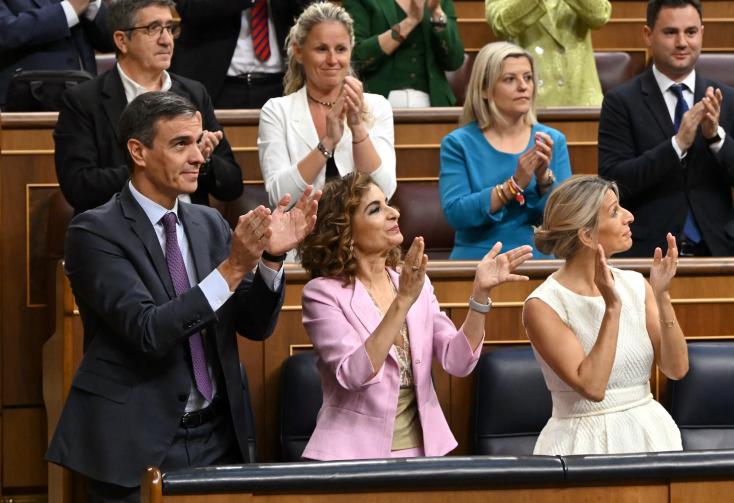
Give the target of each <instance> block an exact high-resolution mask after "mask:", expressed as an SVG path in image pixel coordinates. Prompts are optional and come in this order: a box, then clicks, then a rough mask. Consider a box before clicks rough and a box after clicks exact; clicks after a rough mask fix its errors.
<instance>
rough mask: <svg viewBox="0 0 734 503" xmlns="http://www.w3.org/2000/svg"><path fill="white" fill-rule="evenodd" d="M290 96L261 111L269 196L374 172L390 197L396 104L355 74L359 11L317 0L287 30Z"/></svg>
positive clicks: (273, 201) (271, 102)
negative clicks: (355, 26)
mask: <svg viewBox="0 0 734 503" xmlns="http://www.w3.org/2000/svg"><path fill="white" fill-rule="evenodd" d="M287 45H288V69H287V71H286V76H285V83H284V87H285V96H283V97H282V98H273V99H271V100H269V101H268V102H267V103H266V104H265V106H264V107H263V108H262V111H261V112H260V126H259V133H258V139H257V144H258V151H259V156H260V169H261V170H262V175H263V179H264V180H265V189H266V190H267V192H268V195H269V197H270V203H271V204H273V205H275V204H276V203H277V202H278V201H279V200H280V199H281V198H282V197H283V195H285V194H286V193H289V194H291V196H292V197H293V199H292V200H293V201H297V200H298V198H299V197H300V195H301V193H302V192H303V191H304V190H305V188H306V186H307V185H313V186H314V188H316V189H320V188H321V187H322V186H323V185H324V182H325V180H326V179H327V178H330V177H332V176H342V175H345V174H347V173H350V172H352V171H359V172H362V173H367V174H369V175H370V176H371V177H372V180H373V181H374V182H375V183H376V184H377V185H378V186H379V187H380V188H381V189H382V191H383V192H384V193H385V195H386V196H387V197H388V198H389V197H391V196H392V194H393V192H395V187H396V184H397V183H396V180H395V147H394V144H395V141H394V133H393V118H392V109H391V107H390V105H389V103H388V102H387V100H385V98H383V97H382V96H379V95H375V94H369V93H364V92H363V91H362V83H361V82H360V81H359V80H358V79H356V78H355V77H354V76H352V69H351V65H350V61H351V56H352V48H353V47H354V30H353V27H352V19H351V18H350V17H349V14H347V12H346V11H345V10H344V9H343V8H341V7H340V6H337V5H334V4H332V3H329V2H320V3H314V4H311V5H310V6H309V7H308V8H307V9H306V10H305V11H304V12H303V14H301V16H300V17H299V18H298V20H297V21H296V24H295V25H294V26H293V28H291V32H290V35H289V36H288V41H287Z"/></svg>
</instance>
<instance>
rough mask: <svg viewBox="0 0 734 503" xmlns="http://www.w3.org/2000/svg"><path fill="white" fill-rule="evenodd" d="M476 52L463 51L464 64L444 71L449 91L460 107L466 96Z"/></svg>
mask: <svg viewBox="0 0 734 503" xmlns="http://www.w3.org/2000/svg"><path fill="white" fill-rule="evenodd" d="M476 56H477V54H476V53H475V52H472V53H464V64H462V65H461V66H460V67H459V69H458V70H455V71H453V72H446V80H448V81H449V86H451V92H453V93H454V96H456V106H457V107H460V106H463V105H464V98H466V86H467V85H468V84H469V77H471V69H472V67H473V66H474V58H476Z"/></svg>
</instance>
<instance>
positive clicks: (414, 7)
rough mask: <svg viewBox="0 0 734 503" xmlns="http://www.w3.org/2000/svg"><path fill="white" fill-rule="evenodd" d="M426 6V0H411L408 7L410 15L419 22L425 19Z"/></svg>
mask: <svg viewBox="0 0 734 503" xmlns="http://www.w3.org/2000/svg"><path fill="white" fill-rule="evenodd" d="M425 7H426V0H411V2H410V8H409V9H408V17H409V18H411V19H412V20H414V21H415V22H416V24H417V23H420V22H421V21H422V20H423V10H424V9H425Z"/></svg>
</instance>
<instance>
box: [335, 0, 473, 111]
mask: <svg viewBox="0 0 734 503" xmlns="http://www.w3.org/2000/svg"><path fill="white" fill-rule="evenodd" d="M440 2H441V9H443V11H444V13H445V14H446V17H447V25H446V28H445V29H443V30H436V29H434V28H433V26H431V21H430V16H431V14H430V13H429V12H428V9H427V8H426V10H425V12H424V14H423V20H422V21H421V24H419V25H418V26H416V27H415V29H414V30H413V31H412V32H411V33H410V35H409V36H408V39H407V40H406V41H405V42H403V43H402V44H401V46H400V47H399V48H398V49H397V50H396V51H395V52H393V53H392V54H390V55H388V54H385V53H384V52H383V51H382V48H381V47H380V44H379V41H378V39H377V37H379V36H380V34H382V33H384V32H385V31H387V30H389V29H390V27H391V26H393V25H395V24H397V23H398V22H399V21H400V20H402V19H404V18H405V12H403V10H402V9H401V8H400V6H399V5H398V4H397V3H396V2H395V1H394V0H344V1H343V5H344V8H345V9H346V10H347V12H349V14H350V15H351V16H352V19H354V36H355V47H354V52H353V53H352V63H353V64H354V67H355V69H356V70H357V72H358V74H359V77H360V78H361V79H363V81H364V85H365V90H366V91H368V92H370V93H375V94H381V95H383V96H385V97H387V95H388V94H390V91H392V90H394V89H405V88H411V89H418V90H423V91H426V92H428V95H429V96H430V100H431V106H433V107H445V106H452V105H453V104H454V103H455V102H456V98H455V96H454V94H453V93H452V92H451V87H450V86H449V83H448V81H447V80H446V74H445V73H444V72H446V71H453V70H456V69H458V68H459V67H460V66H461V65H462V63H463V62H464V46H463V44H462V43H461V38H460V37H459V28H458V27H457V25H456V11H455V10H454V3H453V0H440ZM418 67H420V70H421V71H420V72H416V71H412V70H411V69H415V68H418ZM396 76H398V77H397V78H396ZM418 78H420V79H421V82H420V83H417V84H416V82H415V79H418Z"/></svg>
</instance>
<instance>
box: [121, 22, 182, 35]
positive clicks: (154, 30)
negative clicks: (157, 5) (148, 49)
mask: <svg viewBox="0 0 734 503" xmlns="http://www.w3.org/2000/svg"><path fill="white" fill-rule="evenodd" d="M135 30H143V33H145V34H146V35H148V36H149V37H150V38H158V37H160V36H161V35H163V30H166V31H167V32H168V34H169V35H171V37H173V38H178V36H179V35H181V23H179V22H177V21H174V22H172V23H170V24H161V23H159V22H158V21H155V22H153V23H150V24H149V25H147V26H131V27H130V28H123V29H121V30H120V31H135Z"/></svg>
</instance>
